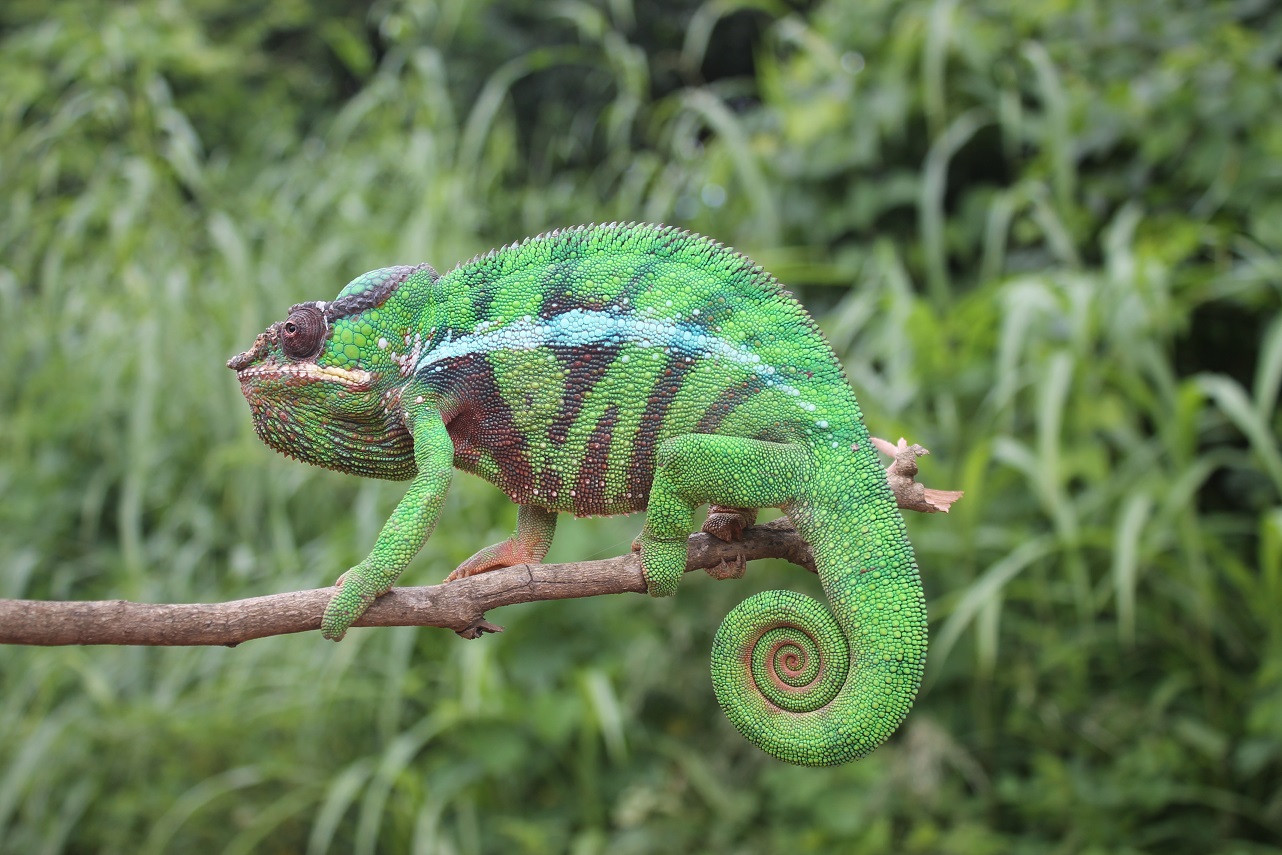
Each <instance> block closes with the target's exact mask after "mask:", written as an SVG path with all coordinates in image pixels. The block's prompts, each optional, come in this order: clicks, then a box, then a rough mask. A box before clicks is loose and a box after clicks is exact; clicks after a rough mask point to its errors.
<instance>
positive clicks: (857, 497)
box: [228, 223, 926, 766]
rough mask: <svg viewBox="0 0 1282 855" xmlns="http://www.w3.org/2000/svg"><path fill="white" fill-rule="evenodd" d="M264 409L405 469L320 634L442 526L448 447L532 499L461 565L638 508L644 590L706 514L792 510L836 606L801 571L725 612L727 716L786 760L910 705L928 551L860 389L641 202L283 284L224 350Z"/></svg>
mask: <svg viewBox="0 0 1282 855" xmlns="http://www.w3.org/2000/svg"><path fill="white" fill-rule="evenodd" d="M228 366H229V367H231V368H232V369H234V370H235V371H236V374H237V377H238V378H239V380H240V384H241V390H242V391H243V393H244V395H245V398H246V399H247V400H248V401H249V406H250V409H251V410H252V413H253V420H254V427H255V430H256V431H257V433H258V435H259V436H260V437H261V438H262V439H263V440H264V441H265V442H266V443H267V444H268V445H270V446H271V447H272V448H275V449H276V450H278V451H281V452H284V453H285V454H288V455H290V456H292V457H295V458H298V459H300V460H303V461H306V462H308V463H314V464H316V465H318V466H325V467H328V468H330V469H337V470H339V471H341V472H348V473H352V474H356V475H365V476H370V477H376V478H390V479H409V480H410V481H411V483H410V487H409V490H408V491H407V492H406V494H405V497H404V498H403V499H402V500H401V501H400V503H399V504H398V505H397V506H396V510H395V511H394V512H393V514H392V516H391V517H390V518H389V519H388V521H387V523H386V525H385V526H384V527H383V530H382V532H381V533H380V534H379V537H378V540H377V542H376V544H375V545H374V549H373V551H372V552H371V553H370V554H369V556H368V557H367V558H365V559H364V560H363V561H361V562H360V563H359V564H357V565H356V566H355V567H353V568H351V569H350V570H348V571H347V572H346V573H345V574H344V575H343V577H342V578H341V580H340V583H341V587H340V588H339V590H338V591H337V593H335V595H334V597H333V599H332V600H331V601H330V603H329V605H328V607H327V608H326V610H325V616H324V620H323V624H322V631H323V633H324V635H325V637H326V638H330V639H335V640H337V639H341V638H342V637H343V635H344V633H345V632H346V631H347V629H348V627H350V626H351V625H352V623H353V622H354V621H355V620H356V619H357V618H358V617H359V616H360V615H361V614H362V613H363V612H364V611H365V609H366V608H368V606H369V605H370V603H372V602H373V601H374V599H375V598H376V597H378V596H380V595H381V594H384V593H386V592H387V591H388V590H389V589H390V588H391V587H392V584H393V582H395V581H396V578H397V576H398V575H400V573H401V571H402V569H404V567H405V566H406V564H408V563H409V561H410V559H411V558H413V556H414V555H415V553H417V552H418V550H419V548H420V547H421V546H422V545H423V543H424V541H425V540H426V539H427V537H428V535H429V534H430V533H431V531H432V529H433V528H434V527H435V525H436V522H437V517H438V515H439V512H440V509H441V506H442V504H443V503H444V500H445V494H446V490H447V488H448V487H449V483H450V477H451V474H452V472H453V469H454V468H455V467H457V468H459V469H462V470H464V471H467V472H472V473H475V474H476V475H479V476H481V477H482V478H484V479H486V480H487V481H489V482H491V483H492V484H494V485H496V486H497V487H498V488H499V489H501V490H502V491H503V492H504V493H506V494H507V495H508V496H510V497H511V499H512V500H513V501H514V502H516V503H517V504H518V505H519V510H518V513H517V527H516V533H515V534H514V535H513V536H512V537H511V538H510V539H508V540H506V541H504V542H502V543H499V544H495V545H493V546H489V547H486V548H485V549H482V550H481V551H480V552H478V553H476V555H474V556H472V557H471V558H469V559H468V560H467V561H465V562H464V563H463V564H462V565H460V566H459V567H458V569H456V570H455V571H454V572H453V573H452V574H451V575H450V579H455V578H460V577H463V576H469V575H472V574H475V573H481V572H485V571H487V570H492V569H496V568H500V567H508V566H512V565H515V564H521V563H527V562H538V561H541V560H542V558H543V557H544V555H546V554H547V550H548V547H549V545H550V543H551V540H552V534H553V531H554V529H555V526H556V519H557V514H558V513H562V512H566V513H573V514H576V515H580V516H584V515H601V514H625V513H630V512H633V511H640V510H646V511H647V514H646V519H645V526H644V528H643V530H642V532H641V535H640V537H639V538H638V544H639V548H640V561H641V565H642V569H643V572H644V577H645V582H646V586H647V588H648V590H649V592H650V594H652V595H654V596H658V597H665V596H669V595H671V594H673V593H675V591H676V589H677V583H678V582H679V581H680V580H681V578H682V575H683V573H684V570H685V564H686V538H687V536H688V535H689V534H690V532H691V531H692V530H693V529H694V517H693V515H694V511H695V509H696V507H697V506H699V505H701V504H711V505H713V506H714V507H713V508H712V514H711V516H710V517H709V523H708V524H707V525H706V526H705V528H706V529H708V530H711V531H713V533H716V534H719V535H720V536H722V537H723V538H727V537H733V536H737V535H738V533H739V532H740V531H741V529H742V526H743V525H745V524H748V523H750V522H751V521H752V519H753V518H754V516H755V509H757V508H765V507H774V508H782V509H783V511H784V512H785V513H787V514H788V516H789V517H790V518H791V519H792V521H793V523H794V524H795V525H796V527H797V530H798V531H799V532H800V534H801V535H802V536H803V537H804V538H805V539H806V540H807V541H808V542H809V543H810V545H811V546H812V548H813V550H814V556H815V562H816V565H817V567H818V570H819V576H820V579H821V581H822V585H823V590H824V592H825V594H826V596H827V599H828V603H829V605H830V606H831V609H832V611H831V612H830V611H829V610H828V609H827V608H825V607H824V606H823V604H821V603H820V602H818V601H816V600H814V599H812V598H810V597H807V596H803V595H800V594H797V593H793V592H789V591H766V592H763V593H760V594H757V595H755V596H753V597H750V598H749V599H747V600H745V601H744V602H743V603H741V604H740V605H738V606H737V607H736V608H735V609H733V610H732V611H731V612H730V614H729V615H728V616H727V617H726V619H725V621H724V622H723V623H722V625H721V628H720V629H719V630H718V632H717V635H716V640H715V642H714V646H713V652H712V679H713V685H714V688H715V690H716V695H717V699H718V701H719V702H720V704H721V706H722V709H724V710H725V713H726V715H727V716H728V717H729V718H730V720H731V721H732V722H733V723H734V724H735V726H736V727H738V728H739V730H740V731H741V732H742V733H743V734H744V735H745V736H746V737H747V738H748V739H749V740H751V741H752V742H753V743H755V744H756V745H758V746H759V747H761V748H762V749H764V750H765V751H767V752H769V753H770V754H773V755H774V756H776V757H779V758H781V759H783V760H787V761H790V762H792V763H799V764H803V765H816V766H820V765H832V764H837V763H844V762H846V761H848V760H852V759H855V758H859V757H863V756H864V755H866V754H868V753H869V752H870V751H872V750H873V749H874V748H876V747H877V746H878V745H879V744H880V743H881V742H882V741H884V740H885V739H886V738H887V737H888V736H889V735H890V734H891V733H892V732H893V731H894V730H895V728H896V727H898V725H899V723H900V722H901V721H902V720H903V718H904V716H905V715H907V713H908V709H909V707H910V706H911V704H912V702H913V698H914V697H915V695H916V692H917V689H918V686H919V684H920V680H921V674H922V667H923V664H924V662H925V656H926V609H925V600H924V596H923V593H922V586H921V581H920V579H919V577H918V573H917V565H916V563H915V560H914V558H913V552H912V548H911V547H910V545H909V543H908V540H907V538H906V536H905V532H904V524H903V521H902V519H901V517H900V514H899V510H898V508H897V507H896V503H895V499H894V497H893V496H892V493H891V491H890V488H889V487H888V486H887V483H886V475H885V471H884V470H883V468H882V465H881V463H880V462H879V460H878V458H877V454H876V451H875V450H874V449H873V447H872V445H871V443H870V442H869V436H868V431H867V430H866V428H865V427H864V425H863V421H862V414H861V413H860V411H859V406H858V404H857V403H856V401H855V396H854V393H853V392H852V391H851V390H850V387H849V385H848V384H847V382H846V379H845V375H844V373H843V371H842V368H841V366H840V364H839V363H838V361H837V358H836V356H835V355H834V354H833V352H832V349H831V348H830V347H829V345H828V343H827V342H826V341H825V340H824V339H823V337H822V336H821V334H820V333H819V331H818V329H817V328H816V326H815V324H814V322H813V321H812V320H811V319H810V317H809V315H807V314H806V311H805V309H803V308H802V307H801V305H800V304H799V303H797V301H796V300H795V299H793V298H792V296H791V295H790V294H789V293H788V292H786V291H785V290H783V288H782V287H781V286H780V285H779V284H778V283H777V282H776V280H775V279H774V278H773V277H772V276H770V275H769V274H768V273H766V272H765V271H764V270H762V268H760V267H758V266H757V265H755V264H753V262H751V261H749V260H748V259H747V258H745V257H743V256H742V255H739V254H737V253H735V252H734V251H732V250H730V249H728V248H726V247H724V246H722V245H721V244H718V243H716V242H715V241H713V240H710V239H708V238H705V237H701V236H698V235H695V234H692V233H689V232H685V231H681V230H679V229H675V228H671V227H667V226H656V225H642V224H634V223H630V224H617V223H611V224H609V225H597V226H581V227H578V228H572V229H565V230H559V231H554V232H551V233H548V234H543V235H539V236H538V237H535V238H530V239H528V240H526V241H524V242H522V243H520V244H512V245H511V246H507V247H504V248H502V249H500V250H496V251H491V252H490V253H488V254H486V255H483V256H478V257H476V258H474V259H472V260H471V261H469V262H467V263H464V264H460V265H459V266H457V267H455V268H454V269H453V270H451V271H449V272H448V273H446V274H445V275H443V276H442V275H438V274H437V273H436V271H434V270H433V269H432V268H431V267H429V266H427V265H425V264H420V265H418V266H416V267H388V268H383V269H381V270H374V271H371V272H369V273H366V274H365V275H363V276H361V277H359V278H357V279H355V280H354V281H353V282H351V284H349V285H348V286H347V287H346V288H344V289H343V290H342V292H341V293H340V294H339V295H338V298H337V299H335V300H333V301H332V302H311V303H302V304H299V305H296V306H293V307H292V308H291V309H290V311H289V317H288V319H287V320H285V321H281V322H278V323H274V324H272V325H271V326H269V327H268V328H267V330H266V331H265V332H263V333H262V334H261V335H259V336H258V338H257V340H256V341H255V342H254V346H253V348H251V349H250V350H248V351H246V352H245V353H242V354H240V355H239V356H236V357H234V358H233V359H232V360H230V361H229V362H228Z"/></svg>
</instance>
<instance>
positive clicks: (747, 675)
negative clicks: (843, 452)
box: [712, 444, 926, 766]
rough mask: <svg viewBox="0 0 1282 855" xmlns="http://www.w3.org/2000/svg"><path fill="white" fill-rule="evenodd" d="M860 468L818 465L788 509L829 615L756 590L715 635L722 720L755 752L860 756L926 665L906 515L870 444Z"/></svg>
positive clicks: (804, 758)
mask: <svg viewBox="0 0 1282 855" xmlns="http://www.w3.org/2000/svg"><path fill="white" fill-rule="evenodd" d="M866 447H867V446H866V444H865V448H866ZM858 463H859V465H858V467H857V469H856V471H854V472H850V471H839V472H838V471H833V472H825V471H823V469H824V468H827V467H825V466H824V465H823V464H820V466H821V468H820V471H819V472H817V473H816V474H815V477H813V478H811V479H809V480H810V491H811V492H810V493H809V494H807V495H803V496H799V497H798V498H797V499H796V501H795V502H794V503H793V504H792V505H790V506H789V507H787V508H785V510H786V511H787V512H788V515H789V516H790V517H791V518H792V520H793V522H794V524H795V525H796V526H797V530H798V532H800V534H801V535H802V536H803V537H804V538H806V540H807V542H809V543H810V545H811V547H812V548H813V550H814V554H815V563H816V565H817V566H818V568H819V577H820V580H821V581H822V584H823V588H824V593H825V594H826V595H827V598H828V602H829V603H830V604H831V605H832V608H833V612H835V615H834V613H833V612H829V611H828V609H827V608H825V607H824V605H823V604H822V603H820V602H818V601H817V600H815V599H813V598H811V597H807V596H805V595H803V594H797V593H794V592H791V591H763V592H761V593H759V594H756V595H754V596H752V597H749V598H748V599H747V600H744V601H743V602H742V603H740V604H739V605H738V606H736V607H735V608H734V609H733V610H731V612H730V614H729V615H727V616H726V619H725V621H723V622H722V624H721V627H720V629H718V630H717V635H716V639H715V641H714V642H713V648H712V684H713V688H714V689H715V691H716V694H717V700H718V702H719V703H720V704H721V708H722V709H723V710H724V711H725V714H726V716H727V717H728V718H729V719H730V721H731V722H733V723H734V725H735V727H737V728H738V729H739V731H740V732H741V733H743V735H744V736H745V737H747V738H748V740H749V741H751V742H752V743H754V744H755V745H757V746H758V747H760V748H761V749H762V750H764V751H766V752H768V753H770V754H773V755H774V756H776V757H778V758H779V759H781V760H786V761H788V762H790V763H797V764H800V765H803V766H833V765H837V764H839V763H845V762H847V761H849V760H855V759H859V758H861V757H864V756H866V755H867V754H868V753H869V752H870V751H872V750H873V749H874V748H876V747H877V746H878V745H880V744H881V743H882V742H883V741H885V739H886V738H887V737H888V736H890V734H891V733H893V732H894V730H895V728H897V727H898V726H899V723H900V722H901V721H903V719H904V716H906V715H907V714H908V710H909V708H910V707H911V706H912V702H913V699H914V697H915V696H916V694H917V689H918V687H919V686H920V684H921V675H922V668H923V666H924V664H925V660H926V605H925V597H924V595H923V592H922V586H921V579H920V578H919V577H918V575H917V564H916V562H915V560H914V559H913V553H912V548H911V547H910V546H909V544H908V540H907V538H906V537H905V534H904V524H903V520H902V519H901V518H900V516H899V510H898V508H897V507H896V505H895V500H894V497H893V496H892V494H891V493H890V490H889V488H888V487H887V485H886V480H885V475H884V473H883V471H882V469H881V467H880V466H879V465H877V463H876V459H875V457H874V456H873V455H872V452H871V449H868V450H867V451H866V452H865V454H864V455H863V456H861V457H860V459H859V460H858ZM838 466H839V467H840V468H841V469H842V470H846V466H843V465H841V464H838ZM834 468H835V467H834ZM816 484H819V485H820V486H819V487H817V488H816V487H815V485H816ZM816 489H817V490H818V492H817V493H816V492H815V490H816Z"/></svg>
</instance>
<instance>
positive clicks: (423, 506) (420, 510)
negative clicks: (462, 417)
mask: <svg viewBox="0 0 1282 855" xmlns="http://www.w3.org/2000/svg"><path fill="white" fill-rule="evenodd" d="M411 430H412V432H413V435H414V463H415V465H416V466H417V467H418V474H417V475H415V476H414V480H413V481H412V482H410V488H409V490H407V491H406V493H405V496H404V498H402V499H401V501H400V502H399V503H398V504H397V505H396V510H394V511H392V515H391V516H390V517H388V519H387V522H386V523H385V524H384V525H383V530H382V531H381V532H380V533H379V535H378V540H377V541H376V542H375V543H374V549H373V550H372V551H371V552H370V554H369V555H368V556H367V557H366V558H365V560H364V561H362V562H361V563H359V564H357V565H356V566H355V567H353V568H352V569H351V570H348V571H347V572H346V573H344V574H343V575H342V576H341V577H339V580H338V584H339V586H340V587H339V589H338V593H336V594H334V596H333V598H332V599H330V601H329V605H327V606H326V607H325V616H324V617H323V618H322V619H321V634H322V635H324V636H325V637H326V638H328V639H330V640H331V641H340V640H342V638H343V636H344V635H345V634H346V633H347V630H348V628H349V627H351V625H352V624H353V623H355V622H356V619H357V618H359V617H360V616H361V615H362V614H364V613H365V610H366V609H368V608H369V607H370V604H371V603H373V602H374V600H375V599H377V598H378V597H381V596H382V595H383V594H386V593H387V592H388V591H390V590H391V589H392V585H393V584H394V583H395V582H396V578H397V577H398V576H400V575H401V571H402V570H404V569H405V565H407V564H409V563H410V559H412V558H413V557H414V556H415V555H416V554H417V553H418V551H419V549H421V548H422V546H423V543H424V542H425V541H426V540H427V538H428V536H429V535H430V534H431V533H432V529H434V528H436V521H437V519H438V518H439V517H440V514H441V506H442V505H444V504H445V493H446V491H447V490H449V486H450V478H451V476H452V475H453V474H454V443H453V441H451V440H450V435H449V434H448V433H446V431H445V423H444V422H442V421H441V414H440V413H438V412H436V411H434V410H428V411H426V412H422V413H419V414H417V417H416V418H415V419H414V423H413V424H412V425H411Z"/></svg>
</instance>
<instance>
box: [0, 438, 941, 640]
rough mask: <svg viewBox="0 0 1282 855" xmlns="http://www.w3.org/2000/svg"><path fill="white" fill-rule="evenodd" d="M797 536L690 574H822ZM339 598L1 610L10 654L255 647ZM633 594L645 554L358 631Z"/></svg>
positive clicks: (784, 531) (553, 573)
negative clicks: (787, 566) (24, 649)
mask: <svg viewBox="0 0 1282 855" xmlns="http://www.w3.org/2000/svg"><path fill="white" fill-rule="evenodd" d="M874 443H876V444H877V445H878V448H882V450H886V449H887V448H889V449H891V450H892V451H890V452H889V453H893V454H894V456H895V462H894V463H892V464H891V466H890V468H889V469H888V470H887V479H888V481H889V482H890V485H891V489H892V490H893V491H894V493H895V498H896V501H897V502H898V504H899V506H900V507H901V508H905V509H907V510H918V511H923V512H927V513H933V512H935V511H944V512H947V511H948V508H949V506H950V505H951V504H952V502H954V501H956V500H957V499H958V498H960V497H961V493H955V492H947V491H939V490H927V489H926V488H924V487H922V486H921V485H920V484H918V483H916V481H915V480H914V476H915V475H916V472H917V463H916V458H917V457H918V456H920V455H921V454H925V453H927V452H926V450H925V449H923V448H921V446H908V445H907V443H906V442H905V441H904V440H902V439H901V440H900V441H899V445H898V447H896V446H892V445H891V444H890V443H887V442H885V441H884V440H874ZM932 494H933V495H934V498H931V496H932ZM940 497H944V498H940ZM791 526H792V523H791V521H790V520H789V519H788V518H787V517H782V518H780V519H777V520H775V521H774V522H771V523H767V524H766V525H759V526H752V527H750V528H748V529H746V530H745V531H744V533H743V539H742V540H740V541H736V542H734V543H726V542H723V541H721V540H718V539H717V538H715V537H713V536H711V535H708V534H704V533H702V532H700V533H697V534H693V535H691V536H690V541H689V556H688V557H687V559H686V572H690V571H691V570H701V569H703V570H708V571H709V573H710V574H711V575H713V576H715V577H717V578H726V577H729V576H735V575H742V568H743V565H744V563H745V562H747V561H753V560H756V559H758V558H782V559H784V560H786V561H790V562H792V563H793V564H796V565H798V566H800V567H804V568H806V569H808V570H810V571H812V572H813V571H814V569H815V565H814V558H813V556H812V555H811V552H810V547H809V546H807V545H806V543H805V541H804V540H802V539H801V537H800V535H798V534H797V532H796V531H794V530H793V529H792V527H791ZM727 567H729V568H738V572H735V571H734V570H733V569H732V570H730V571H727V570H726V569H725V568H727ZM333 592H334V589H333V588H317V589H314V590H310V591H295V592H291V593H286V594H273V595H270V596H265V597H253V598H251V599H247V600H233V601H231V602H226V603H183V604H147V603H131V602H127V601H125V600H96V601H88V602H55V601H42V600H0V644H35V645H64V644H130V645H160V646H189V645H226V646H228V647H234V646H236V645H237V644H240V643H241V642H242V641H249V640H250V639H254V638H264V637H266V636H271V635H287V634H289V633H295V632H307V631H309V630H314V629H319V628H320V621H321V613H322V612H323V611H324V610H325V605H326V603H328V602H329V598H330V597H331V596H332V595H333ZM627 592H633V593H645V580H644V579H643V578H642V575H641V564H640V561H639V559H638V557H637V556H636V555H635V554H631V555H625V556H622V557H619V558H609V559H604V560H599V561H576V562H574V563H570V564H521V565H518V566H516V567H508V568H506V569H502V570H493V571H490V572H488V573H482V574H480V575H477V576H471V577H468V578H466V579H460V580H457V581H455V582H450V583H449V584H448V585H444V584H443V585H430V586H427V587H419V588H394V589H393V590H392V591H391V592H390V593H388V594H386V595H385V596H383V597H380V598H379V599H378V600H377V601H376V602H375V603H374V604H373V605H372V606H370V608H369V611H367V612H366V613H365V614H364V615H363V616H362V617H361V619H360V620H358V621H357V622H356V624H355V625H356V626H439V627H444V628H447V629H452V630H454V631H455V632H457V633H458V634H459V635H461V636H463V637H464V638H476V637H478V636H480V635H482V634H484V633H486V632H500V631H502V627H499V626H496V625H494V624H492V623H490V622H489V621H487V620H486V619H485V614H486V612H488V611H490V610H491V609H496V608H499V607H500V606H507V605H512V604H514V603H528V602H533V601H535V600H565V599H575V598H579V597H595V596H598V595H600V594H622V593H627Z"/></svg>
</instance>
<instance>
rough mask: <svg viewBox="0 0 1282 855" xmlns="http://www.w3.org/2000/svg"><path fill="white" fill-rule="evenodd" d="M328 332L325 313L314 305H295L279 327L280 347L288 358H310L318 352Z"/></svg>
mask: <svg viewBox="0 0 1282 855" xmlns="http://www.w3.org/2000/svg"><path fill="white" fill-rule="evenodd" d="M328 333H329V325H328V324H327V323H325V315H324V313H322V312H321V310H320V309H318V308H316V307H315V306H295V307H294V309H293V311H291V312H290V313H289V317H288V318H287V319H286V320H285V323H283V324H281V327H280V348H281V350H283V351H284V352H285V355H286V356H288V357H289V358H290V359H311V358H312V357H313V356H316V355H317V354H318V353H320V350H321V346H322V345H324V344H325V339H326V337H327V335H328Z"/></svg>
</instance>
